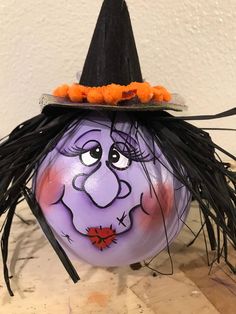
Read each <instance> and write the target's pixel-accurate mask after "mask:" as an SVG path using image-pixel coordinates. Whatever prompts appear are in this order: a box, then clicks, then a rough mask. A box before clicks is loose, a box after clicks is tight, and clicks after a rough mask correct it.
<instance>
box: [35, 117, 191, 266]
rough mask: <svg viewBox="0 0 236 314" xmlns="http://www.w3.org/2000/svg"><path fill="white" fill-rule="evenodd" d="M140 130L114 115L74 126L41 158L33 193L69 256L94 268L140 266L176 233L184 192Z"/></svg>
mask: <svg viewBox="0 0 236 314" xmlns="http://www.w3.org/2000/svg"><path fill="white" fill-rule="evenodd" d="M172 172H173V171H172V168H171V166H170V165H169V163H168V162H167V160H166V159H165V157H164V155H163V154H162V152H161V151H160V149H159V148H158V146H157V145H156V144H155V143H154V142H153V141H152V137H151V135H150V134H149V133H148V131H147V130H146V129H144V128H143V127H141V126H138V125H137V123H136V122H131V121H130V120H129V118H128V116H127V115H124V114H118V115H117V116H116V119H115V121H112V122H111V120H110V119H109V117H108V116H107V115H104V114H93V113H92V114H89V115H88V116H87V117H86V118H85V119H83V120H81V121H76V122H74V123H73V124H72V125H71V126H70V128H69V129H68V131H67V132H66V133H65V135H64V136H63V137H62V139H61V140H60V141H59V143H58V144H57V146H56V148H55V149H54V150H52V151H51V152H50V153H49V154H48V155H47V156H46V158H45V159H44V160H43V162H42V163H41V165H40V166H39V168H38V173H37V177H36V180H35V186H36V187H35V193H36V198H37V201H38V203H39V204H40V206H41V208H42V210H43V213H44V216H45V218H46V220H47V222H48V223H49V225H50V226H51V228H52V230H53V232H54V234H55V236H56V237H57V239H58V241H59V242H60V243H61V245H62V246H63V247H64V249H65V250H66V251H67V252H68V254H70V256H72V257H77V258H81V259H83V260H85V261H87V262H89V263H91V264H94V265H100V266H118V265H126V264H131V263H134V262H138V261H141V260H143V259H145V258H148V257H151V256H153V255H155V254H156V253H158V252H160V251H161V250H162V249H164V248H165V247H166V246H167V245H168V243H170V242H171V241H172V240H173V239H174V238H175V237H176V236H177V234H178V232H179V231H180V230H181V228H182V225H183V221H184V220H185V218H186V215H187V212H188V207H189V199H190V194H189V192H188V191H187V189H186V188H185V187H184V186H183V185H182V184H181V183H180V182H178V181H177V180H176V178H175V177H174V176H173V175H172Z"/></svg>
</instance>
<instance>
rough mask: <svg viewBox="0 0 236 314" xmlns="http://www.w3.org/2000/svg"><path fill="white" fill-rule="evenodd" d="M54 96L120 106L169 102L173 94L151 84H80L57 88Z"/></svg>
mask: <svg viewBox="0 0 236 314" xmlns="http://www.w3.org/2000/svg"><path fill="white" fill-rule="evenodd" d="M53 95H54V96H58V97H67V98H69V99H70V101H72V102H80V103H83V102H88V103H91V104H104V103H105V104H109V105H114V106H116V105H119V103H120V102H122V101H125V100H131V99H135V98H136V99H137V101H138V102H140V103H143V104H146V103H149V102H155V101H156V102H162V101H165V102H168V101H170V100H171V94H170V93H169V91H168V90H167V89H166V88H165V87H163V86H154V87H152V86H151V85H150V84H149V83H147V82H144V83H139V82H132V83H131V84H129V85H127V86H123V85H118V84H110V85H106V86H101V87H88V86H83V85H80V84H73V85H71V86H68V85H66V84H64V85H62V86H59V87H57V88H56V89H55V90H54V91H53Z"/></svg>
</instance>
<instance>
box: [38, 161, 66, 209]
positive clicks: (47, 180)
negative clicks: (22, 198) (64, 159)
mask: <svg viewBox="0 0 236 314" xmlns="http://www.w3.org/2000/svg"><path fill="white" fill-rule="evenodd" d="M62 176H63V175H61V174H60V175H59V173H58V171H57V170H56V169H53V168H50V167H48V168H46V169H45V170H44V172H43V173H42V175H41V176H40V178H39V179H38V180H37V182H36V199H37V200H38V202H39V204H40V206H41V207H42V209H43V210H44V211H45V210H46V209H47V208H48V207H49V206H50V205H52V204H53V203H55V202H57V201H58V200H59V199H60V197H61V195H62V193H63V184H62V182H63V181H62Z"/></svg>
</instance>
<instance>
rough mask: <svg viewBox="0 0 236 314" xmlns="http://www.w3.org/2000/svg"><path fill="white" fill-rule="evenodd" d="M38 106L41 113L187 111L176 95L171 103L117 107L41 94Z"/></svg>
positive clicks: (120, 105)
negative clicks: (78, 110)
mask: <svg viewBox="0 0 236 314" xmlns="http://www.w3.org/2000/svg"><path fill="white" fill-rule="evenodd" d="M40 105H41V109H42V112H45V111H46V110H47V109H52V108H55V109H56V108H58V109H80V110H96V111H98V110H101V111H104V110H106V111H161V110H172V111H184V110H187V108H188V107H187V106H186V105H184V101H183V99H182V97H181V96H179V95H178V94H172V99H171V102H164V101H163V102H150V103H147V104H143V103H135V102H134V103H132V102H129V103H127V102H124V103H122V104H119V105H108V104H91V103H74V102H71V101H69V100H68V99H66V98H62V97H55V96H52V95H48V94H43V95H42V96H41V98H40Z"/></svg>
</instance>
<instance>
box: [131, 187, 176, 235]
mask: <svg viewBox="0 0 236 314" xmlns="http://www.w3.org/2000/svg"><path fill="white" fill-rule="evenodd" d="M154 189H155V193H154V192H153V191H152V194H150V191H148V192H145V193H144V194H143V198H142V208H143V210H142V211H140V212H139V213H138V217H137V219H138V224H139V226H140V227H141V228H142V229H144V230H147V229H152V228H155V227H156V226H157V225H159V224H160V223H161V224H162V223H163V219H167V218H168V216H169V214H170V213H171V208H172V207H173V189H172V188H171V187H170V186H168V185H166V184H165V185H164V184H157V185H156V186H154Z"/></svg>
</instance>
